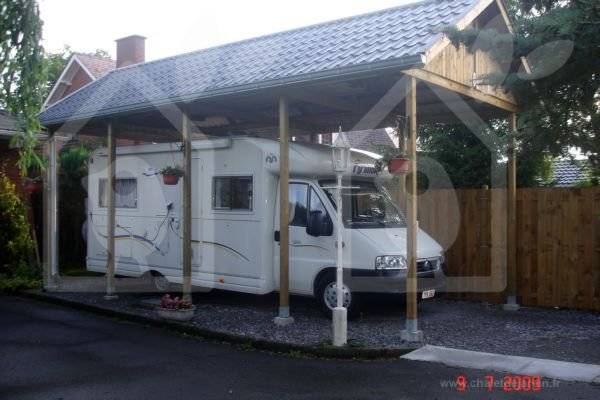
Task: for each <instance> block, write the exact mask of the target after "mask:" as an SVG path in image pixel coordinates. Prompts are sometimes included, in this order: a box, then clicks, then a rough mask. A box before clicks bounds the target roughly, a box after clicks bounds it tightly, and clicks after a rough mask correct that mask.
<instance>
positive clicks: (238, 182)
mask: <svg viewBox="0 0 600 400" xmlns="http://www.w3.org/2000/svg"><path fill="white" fill-rule="evenodd" d="M252 196H253V193H252V177H251V176H215V177H214V178H213V209H215V210H237V211H239V210H242V211H252V200H253V199H252Z"/></svg>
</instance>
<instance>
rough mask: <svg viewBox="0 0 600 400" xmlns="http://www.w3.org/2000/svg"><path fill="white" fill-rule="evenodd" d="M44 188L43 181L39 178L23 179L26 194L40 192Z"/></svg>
mask: <svg viewBox="0 0 600 400" xmlns="http://www.w3.org/2000/svg"><path fill="white" fill-rule="evenodd" d="M43 188H44V182H42V181H41V180H34V179H27V180H26V181H25V186H24V189H25V192H27V193H28V194H33V193H37V192H40V191H41V190H42V189H43Z"/></svg>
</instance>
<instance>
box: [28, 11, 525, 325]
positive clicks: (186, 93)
mask: <svg viewBox="0 0 600 400" xmlns="http://www.w3.org/2000/svg"><path fill="white" fill-rule="evenodd" d="M447 25H456V26H458V27H459V28H461V29H462V28H465V27H469V26H492V27H495V28H496V29H498V30H500V31H510V29H511V28H510V23H509V20H508V18H507V15H506V11H505V9H504V6H503V4H502V2H501V1H500V0H442V1H425V2H419V3H415V4H410V5H406V6H401V7H397V8H392V9H388V10H383V11H379V12H375V13H370V14H365V15H361V16H356V17H351V18H346V19H342V20H337V21H333V22H328V23H323V24H318V25H313V26H309V27H305V28H301V29H296V30H292V31H287V32H282V33H277V34H273V35H268V36H264V37H260V38H255V39H249V40H245V41H242V42H237V43H232V44H227V45H224V46H219V47H214V48H210V49H205V50H200V51H197V52H193V53H188V54H183V55H180V56H175V57H170V58H167V59H163V60H157V61H152V62H147V63H142V64H136V65H131V66H127V67H123V68H119V69H116V70H115V71H113V72H111V73H109V74H108V75H106V76H105V77H103V78H101V79H99V80H97V81H95V82H93V83H91V84H89V85H87V86H85V87H84V88H82V89H81V90H79V91H77V92H75V93H73V94H72V95H70V96H68V97H66V98H65V99H63V100H61V101H60V102H58V103H56V104H55V105H53V106H52V107H50V108H49V109H47V110H46V111H44V112H43V113H42V114H41V117H40V118H41V121H42V123H43V124H44V125H45V126H46V127H47V129H48V131H49V133H50V139H49V140H48V145H47V149H48V160H49V168H48V169H47V176H46V178H47V179H46V185H45V200H46V202H45V204H46V207H45V215H46V225H45V226H46V232H45V235H44V236H45V247H44V249H45V251H44V287H45V288H46V289H47V290H52V289H53V288H56V287H57V285H59V284H60V279H59V275H58V264H57V263H58V254H57V242H58V240H59V238H58V229H57V209H58V207H59V200H58V198H57V184H58V177H57V155H56V136H57V135H58V134H62V133H65V134H86V135H95V136H99V137H104V138H106V140H107V144H108V154H109V157H108V159H109V163H108V164H109V168H108V176H107V187H108V188H111V189H109V196H108V204H107V206H108V207H107V209H108V227H107V237H108V239H107V271H108V272H107V275H106V299H110V298H113V297H114V296H116V295H117V293H116V292H115V287H114V273H115V252H114V249H115V226H116V224H117V222H116V217H115V191H114V185H113V183H114V180H115V164H116V163H115V154H116V152H115V147H116V146H115V141H116V139H117V138H128V139H132V140H137V141H144V142H181V148H182V153H183V160H184V162H183V164H184V179H183V185H182V191H183V196H182V199H183V205H182V210H183V212H182V227H183V229H182V230H183V240H182V241H181V246H182V254H183V259H182V269H183V271H182V272H183V273H182V276H183V281H182V283H183V292H184V296H185V297H186V298H190V296H191V282H192V281H191V278H192V274H191V271H192V258H191V249H192V247H191V246H192V237H191V232H192V215H191V214H192V213H191V204H192V201H193V199H192V193H191V180H192V179H193V176H192V169H191V150H192V146H191V142H192V140H193V139H194V140H195V139H202V138H206V137H223V136H231V135H254V136H263V137H272V138H278V139H279V143H280V175H279V176H280V190H281V192H280V196H281V199H282V204H283V202H284V201H285V202H287V201H286V200H287V198H288V178H289V174H288V143H289V141H290V140H291V139H292V138H293V139H294V140H310V141H315V137H316V135H317V134H323V133H330V132H334V131H337V130H338V128H339V127H340V126H341V127H343V129H344V130H345V131H354V130H364V129H372V128H379V127H389V126H393V125H395V121H396V120H398V118H399V117H400V119H402V118H403V120H404V121H406V123H405V129H404V131H405V135H406V137H407V139H408V140H407V147H406V150H407V154H408V156H409V158H410V160H411V166H410V172H409V174H408V176H407V184H406V200H407V201H406V216H407V235H408V254H407V255H408V257H407V258H408V266H409V267H408V278H409V279H408V280H407V310H406V312H407V315H406V318H407V322H406V329H407V332H409V333H414V334H416V333H417V332H418V326H417V302H416V292H417V280H416V268H417V257H416V237H417V236H416V232H417V228H418V222H417V215H418V214H417V211H418V210H417V201H416V195H417V174H416V171H417V143H418V138H417V131H418V123H422V122H439V123H452V122H461V123H464V124H466V125H467V126H469V127H471V128H473V130H476V128H477V127H480V126H481V125H482V124H485V123H486V121H489V120H490V119H493V118H508V119H510V121H511V124H512V128H513V132H516V116H515V115H516V114H515V113H516V112H517V110H518V109H517V105H516V104H515V101H514V99H513V97H512V96H511V95H510V93H506V92H505V91H503V90H502V89H501V88H495V87H492V86H488V85H485V84H482V82H481V77H482V76H484V75H485V74H488V73H491V72H502V70H503V68H504V67H503V62H502V61H504V60H494V59H493V58H492V57H491V55H489V54H486V53H484V52H482V51H477V52H475V53H469V52H468V51H466V50H465V49H464V47H460V48H455V47H454V46H453V45H452V44H450V42H449V40H448V39H447V38H446V37H445V36H444V35H443V34H442V33H440V27H442V26H447ZM508 149H509V151H508V154H507V157H508V163H507V166H508V174H507V177H508V178H507V181H506V182H507V185H506V186H507V191H506V196H507V204H508V207H507V214H506V219H505V220H504V221H502V222H503V223H504V224H506V227H507V229H506V230H504V229H501V228H502V227H501V226H499V227H497V229H494V230H493V234H492V235H493V236H492V242H493V243H496V244H497V245H495V246H496V248H495V250H496V251H494V252H493V256H494V257H496V260H497V261H496V262H495V263H494V265H495V268H493V269H492V274H491V276H489V277H485V278H480V279H479V280H478V281H477V290H480V291H499V290H502V289H504V286H505V282H506V283H508V290H507V294H508V298H507V304H510V305H512V307H513V308H515V307H516V297H515V289H516V288H515V276H516V271H515V265H516V264H515V260H516V243H515V231H514V229H515V220H516V214H515V203H516V175H515V170H516V164H515V135H513V136H511V138H510V140H509V146H508ZM492 201H493V199H492ZM280 220H281V221H282V224H281V237H280V259H281V262H280V284H279V287H280V296H279V317H281V318H288V317H289V316H290V310H289V294H288V285H289V282H288V280H289V278H288V273H289V254H288V245H289V237H288V229H287V224H288V222H287V221H288V207H281V210H280ZM504 233H506V236H505V237H502V236H503V235H504ZM494 235H496V237H494ZM504 271H507V274H505V273H504Z"/></svg>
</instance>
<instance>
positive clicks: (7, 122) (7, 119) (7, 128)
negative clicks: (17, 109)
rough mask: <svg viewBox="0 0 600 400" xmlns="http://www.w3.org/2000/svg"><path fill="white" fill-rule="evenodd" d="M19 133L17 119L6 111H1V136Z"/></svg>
mask: <svg viewBox="0 0 600 400" xmlns="http://www.w3.org/2000/svg"><path fill="white" fill-rule="evenodd" d="M16 131H17V121H16V119H15V117H14V116H13V115H12V114H10V113H9V112H8V111H6V110H0V134H2V135H13V134H14V133H15V132H16Z"/></svg>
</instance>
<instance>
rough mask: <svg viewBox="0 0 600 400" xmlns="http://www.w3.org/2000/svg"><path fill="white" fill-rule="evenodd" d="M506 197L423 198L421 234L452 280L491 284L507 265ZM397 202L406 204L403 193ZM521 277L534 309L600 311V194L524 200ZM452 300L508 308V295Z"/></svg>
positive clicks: (543, 192)
mask: <svg viewBox="0 0 600 400" xmlns="http://www.w3.org/2000/svg"><path fill="white" fill-rule="evenodd" d="M505 193H506V192H505V191H504V190H502V189H493V190H489V189H460V190H446V189H443V190H430V191H427V192H425V193H424V194H423V195H422V196H420V198H419V226H420V227H421V228H422V229H424V230H425V231H427V232H428V233H429V234H430V235H431V236H432V237H433V238H434V239H436V240H437V241H438V242H439V243H440V244H442V246H443V247H444V248H445V249H446V259H447V264H448V275H449V276H489V275H490V273H491V271H492V270H493V269H496V270H498V271H502V274H501V275H500V279H501V280H504V279H505V274H504V267H505V265H506V262H505V255H506V208H505V205H506V201H505ZM394 195H395V196H401V194H400V193H398V192H397V191H396V192H394ZM517 221H518V222H517V241H518V244H517V259H518V263H517V275H518V283H517V287H518V295H519V298H520V302H521V304H523V305H528V306H545V307H567V308H580V309H592V310H600V188H598V187H595V188H526V189H519V190H518V192H517ZM460 289H461V291H459V292H457V293H450V294H448V296H450V297H452V298H459V299H471V300H484V301H491V302H496V303H501V302H503V300H504V295H503V293H498V292H490V293H476V291H477V288H476V287H473V286H472V285H471V284H464V285H463V286H461V288H460Z"/></svg>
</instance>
